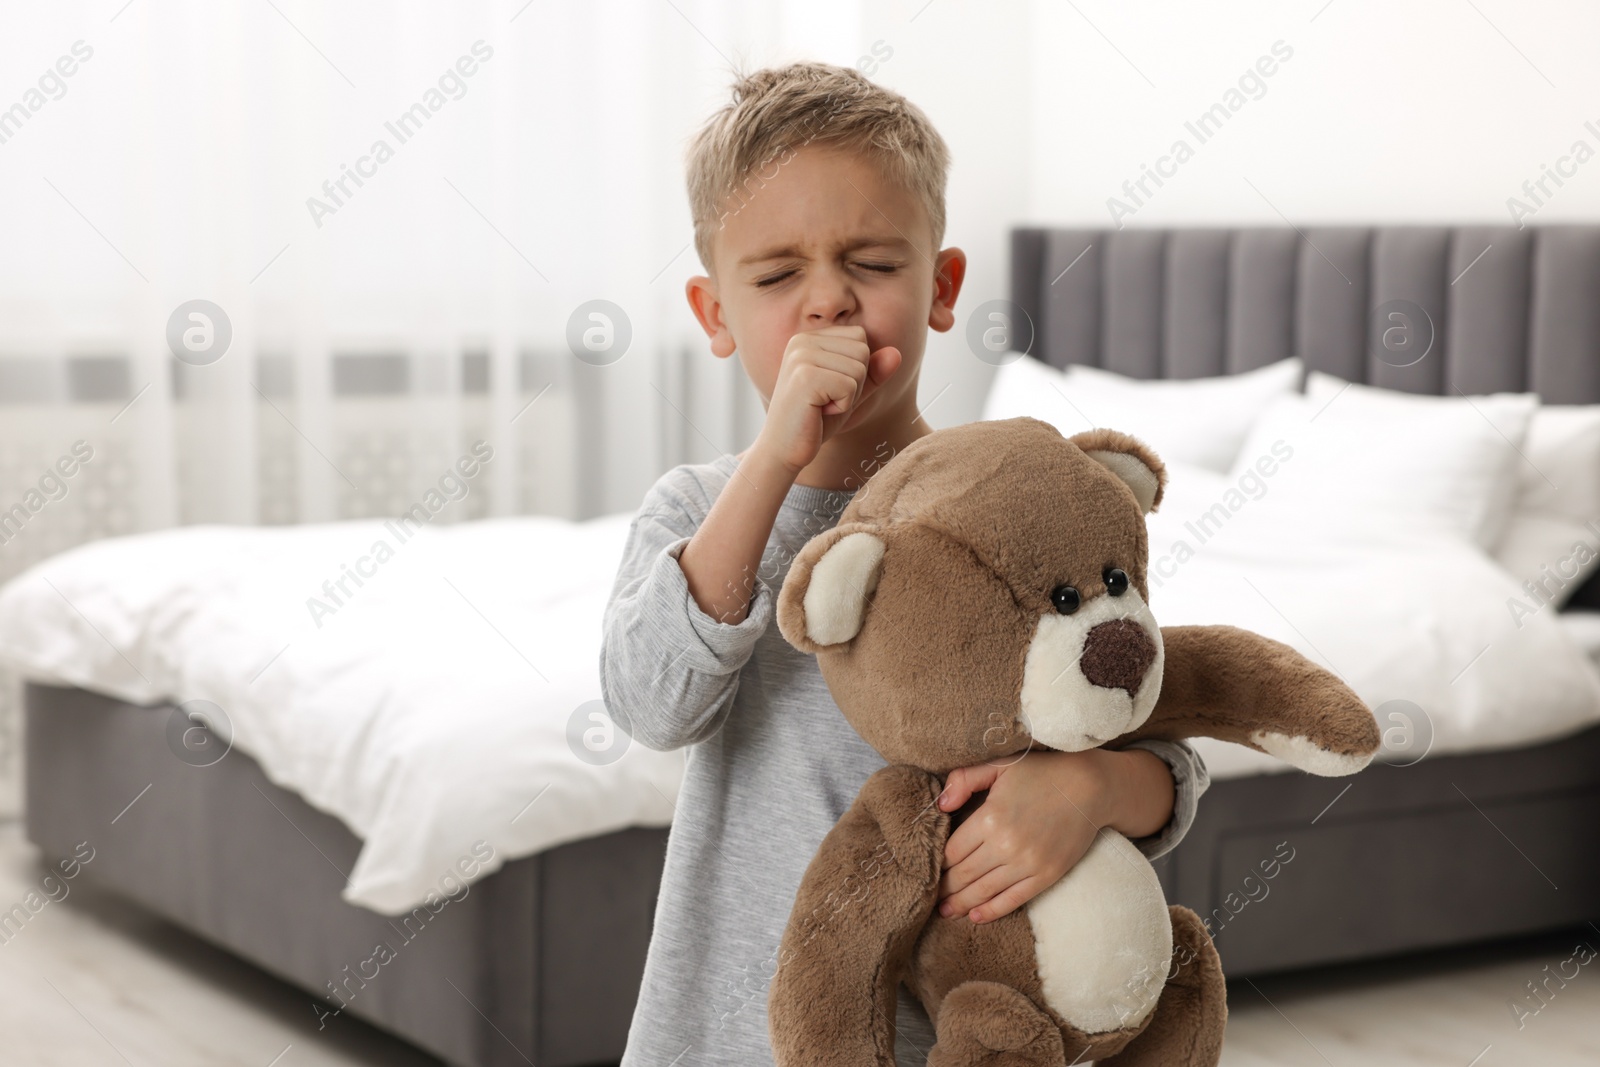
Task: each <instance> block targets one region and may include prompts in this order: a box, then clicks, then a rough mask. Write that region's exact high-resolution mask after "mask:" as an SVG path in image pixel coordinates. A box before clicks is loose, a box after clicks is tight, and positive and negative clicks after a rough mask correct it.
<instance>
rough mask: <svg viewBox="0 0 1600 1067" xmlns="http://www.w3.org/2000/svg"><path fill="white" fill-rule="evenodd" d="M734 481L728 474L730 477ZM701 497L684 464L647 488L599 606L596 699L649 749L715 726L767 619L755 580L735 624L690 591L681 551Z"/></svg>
mask: <svg viewBox="0 0 1600 1067" xmlns="http://www.w3.org/2000/svg"><path fill="white" fill-rule="evenodd" d="M739 480H740V478H739V474H738V473H737V472H736V473H735V474H734V475H733V476H732V479H731V481H732V482H739ZM723 495H724V496H725V495H726V492H724V494H723ZM707 496H708V493H707V492H706V491H705V489H703V488H702V487H701V486H699V485H698V484H697V483H696V482H695V480H694V476H693V474H692V473H690V472H689V471H688V469H687V468H679V469H678V470H677V471H673V472H669V473H668V474H666V475H664V476H663V477H662V479H661V480H660V481H658V482H657V483H656V484H655V486H653V487H652V488H651V490H650V492H649V493H648V494H646V496H645V500H644V503H643V504H642V505H641V507H640V509H639V513H638V514H637V515H636V516H635V517H634V519H633V523H632V525H631V526H630V527H629V529H628V539H627V544H626V547H625V548H624V549H623V554H622V562H621V564H620V565H619V567H618V569H617V577H616V581H615V582H614V584H613V586H612V591H611V599H610V600H609V601H608V602H607V603H606V609H605V617H604V622H603V636H602V640H601V644H600V695H601V699H602V700H603V701H604V703H605V706H606V710H607V712H608V713H609V714H610V715H611V717H612V718H613V719H614V720H615V721H616V723H617V725H618V726H619V727H621V728H622V729H623V730H624V731H625V732H626V733H627V734H628V736H629V737H631V738H633V739H634V740H635V741H638V742H639V743H640V744H642V745H644V746H645V747H646V748H653V749H656V750H658V751H668V750H671V749H676V748H682V747H683V746H684V745H688V744H693V743H695V742H697V741H702V740H704V739H705V738H707V737H709V736H710V735H711V734H713V733H715V732H716V730H717V728H718V727H719V726H720V725H721V724H722V721H723V719H724V718H725V717H726V715H727V713H728V709H729V708H730V707H732V704H733V697H734V693H735V691H736V690H737V688H738V680H739V670H740V668H742V667H743V666H744V665H745V663H746V662H747V661H748V660H749V658H750V656H751V654H752V653H753V652H754V650H755V644H756V641H757V640H758V639H759V638H760V637H761V634H762V633H763V632H764V631H765V630H766V628H767V625H768V623H770V622H771V619H772V607H773V605H772V597H773V594H772V593H771V592H770V591H768V590H765V589H764V588H763V587H761V586H760V585H759V584H756V585H754V586H753V587H752V589H751V591H750V593H749V595H748V597H747V599H746V601H745V603H744V604H743V605H742V609H741V610H740V612H739V618H738V619H737V620H723V619H719V618H717V617H715V616H714V615H711V614H708V613H707V612H706V611H705V610H704V609H703V608H702V607H701V606H700V603H699V601H698V600H697V598H696V597H695V595H694V594H693V593H692V592H691V590H690V585H689V578H688V575H686V574H685V568H684V567H683V566H682V556H683V553H684V552H685V550H686V549H687V548H688V546H689V545H690V544H691V543H692V542H693V540H694V538H695V536H696V535H697V533H698V532H699V531H701V530H703V529H704V526H705V521H706V520H708V519H709V517H710V516H709V514H708V512H707V509H706V504H705V500H706V498H707ZM715 508H716V504H715V503H713V504H712V510H713V511H714V510H715ZM764 540H765V539H763V542H764ZM759 558H760V557H759V555H758V556H757V562H758V563H759ZM750 573H754V567H753V566H752V567H751V568H750Z"/></svg>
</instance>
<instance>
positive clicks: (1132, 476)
mask: <svg viewBox="0 0 1600 1067" xmlns="http://www.w3.org/2000/svg"><path fill="white" fill-rule="evenodd" d="M1067 440H1068V441H1071V442H1072V443H1073V444H1075V445H1077V446H1078V447H1079V448H1081V449H1083V451H1084V453H1085V454H1086V455H1088V457H1089V458H1090V459H1092V460H1094V461H1095V462H1096V463H1098V464H1100V465H1101V466H1102V467H1104V468H1106V469H1107V470H1109V471H1110V472H1111V473H1112V474H1115V475H1116V476H1117V477H1118V478H1120V479H1122V481H1123V482H1125V483H1126V484H1127V486H1128V488H1129V489H1132V490H1133V497H1134V499H1135V500H1137V501H1138V502H1139V510H1140V511H1143V512H1144V513H1145V514H1147V515H1148V514H1149V513H1150V512H1152V511H1154V510H1155V509H1156V508H1157V507H1159V506H1160V504H1161V495H1162V493H1163V492H1164V491H1165V490H1166V487H1167V468H1166V465H1165V464H1164V463H1162V462H1161V457H1159V456H1157V455H1156V454H1155V453H1154V452H1152V451H1151V450H1150V446H1149V445H1147V444H1145V443H1144V442H1143V441H1141V440H1139V439H1138V438H1137V437H1132V436H1130V435H1128V434H1125V433H1119V432H1118V431H1116V430H1108V429H1105V428H1104V427H1099V428H1096V429H1093V430H1085V431H1084V432H1083V433H1076V434H1073V435H1072V436H1071V437H1069V438H1067Z"/></svg>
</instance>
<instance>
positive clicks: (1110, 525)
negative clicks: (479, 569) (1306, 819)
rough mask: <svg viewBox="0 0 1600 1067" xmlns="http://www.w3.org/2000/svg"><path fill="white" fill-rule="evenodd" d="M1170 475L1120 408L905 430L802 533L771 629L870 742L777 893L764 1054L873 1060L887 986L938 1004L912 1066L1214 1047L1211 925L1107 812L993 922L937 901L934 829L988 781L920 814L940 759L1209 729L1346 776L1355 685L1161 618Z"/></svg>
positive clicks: (885, 1046) (892, 1000)
mask: <svg viewBox="0 0 1600 1067" xmlns="http://www.w3.org/2000/svg"><path fill="white" fill-rule="evenodd" d="M1166 479H1167V474H1166V469H1165V467H1164V466H1163V465H1162V463H1161V461H1160V459H1159V458H1157V456H1156V455H1155V453H1154V452H1152V451H1151V450H1150V449H1149V448H1148V447H1147V446H1146V445H1144V444H1143V443H1142V442H1140V441H1139V440H1137V439H1135V438H1133V437H1131V436H1128V435H1127V434H1123V433H1119V432H1117V431H1114V430H1109V429H1094V430H1090V431H1087V432H1085V433H1079V434H1076V435H1074V436H1071V437H1066V436H1063V435H1062V434H1061V432H1060V431H1058V430H1057V429H1056V428H1055V427H1053V426H1051V425H1050V424H1048V423H1045V422H1041V421H1039V420H1037V419H1031V418H1015V419H1006V420H1000V421H988V422H974V423H968V424H966V425H961V426H955V427H950V428H946V429H941V430H936V431H934V432H933V433H931V434H928V435H926V436H924V437H922V438H920V439H918V440H917V441H915V442H913V443H912V444H911V445H909V446H908V447H906V448H905V449H903V450H902V451H901V452H900V453H899V454H898V455H896V456H894V457H893V458H892V459H891V460H890V461H889V462H888V463H886V464H885V465H884V466H883V467H881V468H880V469H879V470H878V471H877V472H876V473H875V474H874V475H873V476H872V478H871V479H870V480H869V481H868V482H867V483H866V484H865V485H864V486H863V487H862V488H861V489H860V490H859V491H858V492H857V493H856V495H855V497H854V498H853V499H852V500H851V502H850V504H849V506H848V507H847V508H846V509H845V510H844V512H843V514H842V515H841V516H840V519H839V522H838V524H837V525H835V526H834V527H833V528H832V529H830V530H828V531H826V532H824V533H822V534H819V535H818V536H816V537H814V538H813V539H812V540H810V541H809V542H808V543H807V544H806V545H805V546H804V548H803V549H802V550H801V551H800V553H799V554H798V555H797V556H796V557H795V559H794V562H793V564H792V565H791V566H790V569H789V573H788V575H787V576H786V578H785V580H784V582H783V586H782V589H781V591H780V593H779V597H778V602H777V610H776V618H777V622H778V626H779V629H780V630H781V632H782V633H783V636H784V637H785V638H786V639H787V640H788V641H789V643H790V644H792V645H793V646H794V647H796V648H797V649H799V650H801V651H803V652H808V653H814V654H815V655H816V656H817V658H818V663H819V667H820V668H821V671H822V675H823V677H824V679H825V680H826V682H827V684H828V689H829V692H830V693H831V695H832V696H833V698H834V701H835V703H836V704H837V705H838V706H839V709H840V711H842V712H843V714H844V716H845V718H846V719H847V721H848V722H849V723H850V725H851V726H852V727H853V728H854V729H855V730H856V732H857V733H858V734H860V736H861V737H862V738H863V739H864V740H866V741H867V743H868V744H870V745H871V746H872V747H873V748H874V749H876V750H877V752H878V753H879V754H880V755H881V756H882V757H883V759H884V760H885V761H886V763H887V764H888V765H887V766H885V767H884V768H883V769H882V770H880V771H878V772H877V773H876V774H874V775H873V776H872V777H871V778H870V779H868V781H867V782H866V784H865V786H863V788H862V790H861V792H860V794H859V795H858V796H857V798H856V800H855V802H854V803H853V805H852V806H851V807H850V809H849V810H848V811H846V813H845V814H844V816H843V817H841V818H840V820H839V821H838V823H837V824H836V825H835V826H834V828H833V829H832V830H831V831H830V832H829V833H828V834H827V836H826V838H825V839H824V840H823V842H822V845H821V846H820V848H819V849H818V851H817V853H816V855H815V856H814V857H813V858H812V860H811V862H810V864H809V865H808V867H807V868H806V871H805V875H804V877H803V879H802V882H801V885H800V887H799V890H798V892H797V893H796V897H795V902H794V906H793V909H792V911H791V914H790V918H789V921H788V923H787V925H786V927H785V930H784V934H783V939H782V942H781V946H780V950H779V955H778V964H777V970H776V972H775V974H774V976H773V978H772V981H771V984H770V986H769V990H768V1023H769V1032H770V1036H771V1039H772V1048H773V1054H774V1058H775V1061H776V1063H777V1064H778V1065H779V1067H802V1065H805V1067H817V1065H839V1067H846V1065H848V1067H866V1065H873V1067H892V1065H893V1064H894V1062H895V1060H894V1043H895V1028H894V1017H895V1006H896V999H897V995H898V987H899V986H900V985H901V984H902V983H904V984H905V985H906V987H907V988H908V989H909V990H910V992H911V994H912V995H914V996H915V997H916V998H917V999H918V1000H919V1001H920V1002H921V1004H922V1005H923V1007H924V1008H925V1009H926V1010H927V1012H928V1016H929V1018H930V1019H931V1020H932V1021H933V1023H934V1027H935V1032H936V1035H937V1039H938V1040H937V1044H936V1045H935V1047H934V1048H933V1049H932V1050H931V1052H930V1053H929V1058H928V1063H929V1065H930V1067H977V1065H980V1064H982V1065H986V1067H1000V1065H1005V1067H1068V1065H1069V1064H1077V1063H1087V1062H1089V1061H1095V1062H1100V1063H1111V1064H1115V1065H1116V1067H1146V1065H1149V1067H1155V1065H1161V1067H1173V1065H1189V1067H1198V1065H1214V1064H1216V1063H1217V1061H1218V1058H1219V1056H1220V1055H1221V1047H1222V1033H1223V1029H1224V1025H1225V1023H1226V1019H1227V1003H1226V987H1225V985H1224V981H1223V974H1222V969H1221V964H1220V961H1219V959H1218V956H1217V952H1216V949H1215V947H1214V946H1213V945H1212V943H1211V940H1210V938H1209V936H1208V935H1207V933H1206V931H1205V928H1204V926H1203V924H1202V923H1201V920H1200V918H1199V917H1198V916H1197V915H1196V914H1195V913H1194V912H1193V911H1191V910H1189V909H1188V908H1184V907H1181V906H1177V905H1173V906H1171V907H1169V906H1168V905H1167V903H1166V900H1165V897H1164V895H1163V892H1162V889H1161V885H1160V882H1159V881H1158V879H1157V877H1156V873H1155V870H1154V869H1153V868H1152V867H1151V866H1150V863H1149V861H1148V860H1146V859H1145V857H1144V854H1143V853H1141V852H1140V851H1139V849H1138V848H1137V847H1135V846H1134V845H1133V844H1132V843H1131V842H1130V841H1129V840H1128V839H1127V838H1125V837H1123V836H1122V835H1120V834H1118V833H1115V832H1114V831H1112V830H1110V829H1109V828H1104V829H1102V830H1101V831H1100V832H1099V833H1098V834H1097V835H1096V838H1095V841H1094V843H1093V844H1092V845H1091V846H1090V848H1089V850H1088V852H1087V853H1085V855H1084V856H1083V857H1082V859H1080V860H1079V862H1078V863H1077V864H1076V865H1075V866H1074V867H1073V868H1072V869H1071V870H1070V871H1069V872H1068V873H1067V874H1066V875H1064V876H1063V877H1062V878H1061V879H1060V880H1059V881H1057V882H1056V883H1055V884H1053V885H1052V886H1050V887H1049V888H1047V889H1045V890H1044V891H1042V892H1040V893H1039V894H1037V895H1036V896H1035V897H1034V898H1033V899H1032V900H1030V901H1028V902H1027V903H1026V904H1025V905H1023V906H1022V907H1020V908H1018V909H1016V910H1014V911H1012V912H1011V913H1009V914H1008V915H1005V916H1003V917H1001V918H999V919H995V920H991V921H989V922H985V923H982V924H975V923H973V922H971V921H970V920H969V919H968V918H967V917H966V916H965V915H957V916H954V917H945V916H941V915H939V914H938V912H937V910H936V904H937V899H938V887H939V881H940V876H941V873H942V870H941V868H942V858H943V854H944V848H945V842H946V840H947V839H948V837H949V835H950V833H951V832H952V830H953V829H954V828H955V826H957V825H959V823H960V821H961V820H962V818H964V817H965V815H966V814H968V813H970V811H971V810H972V809H973V808H974V806H975V804H976V803H980V802H981V799H980V798H981V795H980V797H975V798H974V799H973V801H969V802H968V804H966V805H964V806H963V808H962V809H961V810H960V811H957V812H954V813H947V812H944V811H942V810H940V808H939V807H938V805H937V798H938V796H939V793H940V791H941V790H942V789H943V777H944V775H946V774H948V773H949V772H950V771H951V770H953V769H955V768H957V767H962V766H968V765H971V764H976V763H982V762H985V761H991V762H992V761H995V760H1005V759H1020V758H1022V757H1023V755H1024V754H1025V753H1026V752H1028V751H1029V750H1041V749H1050V750H1057V751H1062V752H1079V751H1083V750H1085V749H1089V748H1095V747H1098V746H1102V745H1109V746H1111V747H1120V746H1121V745H1123V744H1126V743H1128V742H1131V741H1134V740H1137V739H1140V738H1168V739H1179V738H1189V737H1213V738H1219V739H1222V740H1225V741H1230V742H1233V743H1236V744H1241V745H1246V746H1249V747H1251V748H1254V749H1257V750H1258V751H1262V752H1266V753H1269V754H1271V755H1273V756H1275V757H1277V758H1279V759H1282V760H1284V761H1286V762H1288V763H1290V764H1292V765H1294V766H1295V767H1298V768H1301V769H1302V770H1305V771H1308V772H1310V773H1312V774H1319V775H1344V774H1351V773H1354V772H1356V771H1359V770H1360V769H1361V768H1362V767H1364V766H1366V764H1367V763H1368V762H1369V761H1370V760H1371V759H1372V757H1373V756H1374V755H1375V754H1376V752H1377V751H1378V748H1379V740H1380V739H1379V733H1378V727H1377V723H1376V721H1375V720H1374V718H1373V715H1372V713H1371V711H1370V710H1368V708H1367V707H1366V705H1365V704H1363V703H1362V701H1361V700H1360V698H1359V697H1357V696H1356V695H1355V693H1353V692H1352V691H1351V690H1350V689H1349V688H1348V687H1347V686H1346V685H1345V684H1344V683H1343V682H1341V681H1340V680H1339V679H1338V678H1337V677H1336V676H1335V675H1333V674H1331V673H1329V672H1328V671H1326V670H1324V669H1322V668H1321V667H1318V666H1317V665H1315V664H1313V663H1311V662H1310V661H1309V660H1307V659H1306V658H1305V657H1303V656H1301V655H1300V654H1299V653H1298V652H1296V651H1294V650H1293V649H1292V648H1290V647H1289V646H1287V645H1284V644H1282V643H1280V642H1277V641H1273V640H1270V639H1268V638H1266V637H1262V636H1260V635H1258V634H1254V633H1251V632H1249V631H1246V630H1241V629H1238V628H1235V627H1230V626H1173V627H1165V628H1163V627H1160V626H1158V625H1157V624H1156V621H1155V618H1154V616H1153V615H1152V614H1151V610H1150V605H1149V591H1148V587H1147V585H1146V564H1147V555H1148V544H1147V540H1146V532H1145V518H1144V517H1145V515H1146V514H1147V513H1149V512H1150V511H1152V510H1154V509H1155V508H1156V507H1157V506H1158V505H1159V504H1160V502H1161V497H1162V493H1163V490H1164V488H1165V485H1166Z"/></svg>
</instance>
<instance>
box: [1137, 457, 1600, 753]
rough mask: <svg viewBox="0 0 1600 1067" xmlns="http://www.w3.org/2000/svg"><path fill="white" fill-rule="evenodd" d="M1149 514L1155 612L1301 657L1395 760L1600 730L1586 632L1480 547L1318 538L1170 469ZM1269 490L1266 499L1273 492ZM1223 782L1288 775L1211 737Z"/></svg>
mask: <svg viewBox="0 0 1600 1067" xmlns="http://www.w3.org/2000/svg"><path fill="white" fill-rule="evenodd" d="M1169 473H1170V482H1169V485H1168V491H1167V497H1166V499H1165V500H1164V501H1163V502H1162V504H1161V507H1160V510H1158V511H1157V512H1155V513H1153V514H1151V515H1150V516H1149V521H1148V527H1149V531H1150V564H1151V566H1150V607H1151V610H1152V611H1153V612H1154V613H1155V616H1156V618H1157V619H1158V620H1160V622H1161V624H1162V625H1163V626H1169V625H1181V624H1193V623H1227V624H1230V625H1234V626H1242V627H1244V628H1246V629H1249V630H1254V631H1255V632H1257V633H1260V634H1264V635H1266V636H1268V637H1271V638H1275V639H1276V640H1279V641H1282V642H1284V643H1285V644H1288V645H1291V646H1293V647H1294V648H1295V649H1297V650H1298V651H1299V652H1301V653H1302V654H1303V655H1305V656H1307V657H1309V658H1311V659H1312V660H1313V661H1314V662H1316V663H1319V664H1321V665H1322V666H1324V667H1327V668H1328V669H1330V670H1332V671H1333V672H1334V673H1336V674H1338V675H1339V676H1340V677H1341V678H1343V679H1344V681H1345V682H1346V683H1347V684H1348V685H1349V686H1350V687H1351V688H1352V689H1354V690H1355V692H1356V693H1357V695H1359V696H1360V697H1361V698H1362V699H1363V700H1364V701H1366V703H1367V705H1368V706H1369V707H1371V708H1372V709H1373V710H1374V712H1375V713H1376V714H1377V716H1378V725H1379V727H1380V729H1381V730H1382V731H1383V736H1384V745H1385V750H1386V751H1385V753H1384V755H1382V756H1380V757H1379V758H1380V759H1386V760H1388V761H1390V762H1396V763H1412V762H1415V761H1416V760H1418V759H1421V758H1422V757H1423V755H1424V754H1426V753H1429V752H1431V753H1432V754H1434V755H1440V754H1444V753H1450V752H1464V751H1470V750H1475V749H1491V748H1508V747H1517V746H1522V745H1531V744H1535V743H1537V742H1539V741H1545V740H1550V739H1553V738H1556V737H1560V736H1562V735H1565V734H1569V733H1572V732H1574V731H1576V730H1578V729H1581V728H1583V727H1585V726H1588V725H1590V724H1592V723H1595V722H1600V672H1597V668H1596V664H1595V662H1594V661H1593V660H1592V659H1591V658H1590V656H1589V654H1588V652H1587V651H1586V650H1585V648H1584V647H1582V645H1581V644H1580V642H1579V641H1578V640H1575V639H1574V638H1575V636H1576V635H1577V634H1578V633H1579V630H1578V629H1577V628H1569V627H1567V626H1564V625H1563V623H1564V622H1565V621H1566V620H1564V619H1562V617H1561V616H1559V615H1558V614H1557V613H1556V612H1554V611H1552V610H1550V609H1549V608H1545V609H1543V610H1540V611H1538V612H1535V613H1532V614H1527V613H1517V612H1513V611H1512V610H1511V609H1510V607H1509V606H1508V602H1509V601H1512V600H1516V601H1517V602H1519V603H1521V604H1522V605H1523V606H1524V607H1527V605H1528V603H1529V601H1528V598H1527V597H1526V596H1525V595H1524V593H1523V591H1522V589H1521V588H1520V587H1519V585H1518V583H1517V582H1516V581H1515V580H1514V579H1513V578H1512V577H1511V576H1510V575H1509V574H1508V573H1507V572H1506V571H1505V570H1504V569H1503V568H1502V567H1501V566H1500V565H1499V564H1498V563H1496V562H1495V561H1494V560H1493V559H1492V558H1491V557H1489V556H1488V555H1486V554H1484V553H1483V552H1482V551H1481V550H1480V549H1478V548H1476V547H1475V546H1473V545H1471V544H1469V543H1467V542H1465V541H1462V540H1452V539H1448V538H1443V537H1439V536H1437V535H1431V534H1421V533H1416V532H1411V531H1408V530H1405V529H1400V528H1395V527H1392V526H1390V525H1388V524H1386V523H1385V521H1384V518H1383V516H1373V517H1372V521H1371V522H1370V523H1366V524H1364V528H1362V529H1359V530H1358V529H1357V528H1356V527H1355V525H1354V524H1353V523H1351V522H1350V521H1349V520H1345V522H1344V524H1343V526H1342V527H1341V530H1340V531H1337V532H1335V531H1327V530H1324V529H1321V528H1319V526H1318V524H1317V522H1316V521H1315V520H1313V519H1311V518H1310V517H1309V516H1307V515H1306V514H1305V513H1304V512H1302V511H1301V510H1299V509H1298V508H1294V507H1289V506H1285V505H1283V504H1282V503H1280V502H1279V501H1278V500H1276V499H1274V497H1273V495H1272V487H1271V481H1270V479H1265V480H1263V479H1255V480H1254V481H1253V482H1252V483H1249V484H1247V485H1246V487H1245V488H1246V489H1250V490H1254V492H1255V494H1257V495H1255V496H1254V497H1252V496H1251V495H1250V494H1249V493H1247V492H1244V491H1241V490H1240V487H1239V485H1238V484H1237V483H1236V482H1234V481H1230V480H1229V479H1228V478H1227V477H1224V476H1221V475H1217V474H1214V473H1211V472H1209V471H1204V470H1197V469H1195V468H1192V467H1185V466H1176V465H1174V466H1173V467H1172V468H1171V469H1170V471H1169ZM1263 487H1264V488H1263ZM1194 745H1195V748H1196V749H1197V750H1198V751H1199V752H1200V753H1201V754H1202V756H1203V757H1204V758H1205V760H1206V766H1207V769H1208V770H1209V771H1210V772H1211V774H1212V776H1213V777H1214V778H1228V777H1235V776H1241V775H1247V774H1255V773H1265V772H1272V771H1283V770H1287V769H1288V767H1287V765H1285V764H1283V763H1281V762H1280V761H1278V760H1275V759H1273V758H1272V757H1270V756H1267V755H1264V754H1262V753H1259V752H1256V751H1254V750H1252V749H1247V748H1243V747H1242V746H1238V745H1231V744H1226V743H1223V742H1218V741H1211V740H1209V739H1207V738H1200V739H1197V740H1196V741H1195V742H1194Z"/></svg>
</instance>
